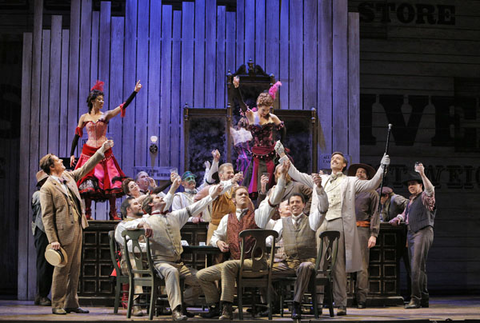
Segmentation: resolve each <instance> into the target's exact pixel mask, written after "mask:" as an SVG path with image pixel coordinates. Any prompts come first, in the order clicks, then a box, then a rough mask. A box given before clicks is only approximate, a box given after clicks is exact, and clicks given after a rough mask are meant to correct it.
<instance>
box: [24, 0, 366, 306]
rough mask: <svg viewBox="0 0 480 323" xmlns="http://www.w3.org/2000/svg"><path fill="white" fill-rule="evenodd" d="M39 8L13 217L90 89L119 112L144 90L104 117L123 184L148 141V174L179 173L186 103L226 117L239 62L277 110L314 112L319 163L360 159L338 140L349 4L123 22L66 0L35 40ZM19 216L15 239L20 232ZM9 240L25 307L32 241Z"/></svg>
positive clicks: (134, 6)
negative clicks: (276, 94)
mask: <svg viewBox="0 0 480 323" xmlns="http://www.w3.org/2000/svg"><path fill="white" fill-rule="evenodd" d="M36 4H37V2H36ZM42 7H43V4H42V2H41V1H38V5H36V7H35V10H36V12H35V28H34V31H33V33H27V34H25V44H24V75H23V93H22V133H21V142H22V145H21V147H22V148H21V159H20V160H21V165H20V167H21V169H22V170H24V171H22V172H21V174H22V175H21V176H22V182H23V183H28V184H27V185H23V186H22V187H21V188H20V189H21V192H20V197H19V199H20V212H21V214H30V211H29V207H28V205H29V199H30V196H31V195H32V193H33V190H34V186H35V176H34V175H35V173H36V172H37V171H38V162H39V158H40V157H41V156H43V155H45V154H46V153H48V152H51V153H54V154H57V155H59V156H61V157H67V156H68V155H69V153H70V145H71V142H72V139H73V136H74V130H75V127H76V126H77V123H78V118H79V116H80V115H82V114H83V113H86V112H88V109H87V105H86V102H85V101H86V98H87V95H88V91H89V89H90V87H91V86H92V85H93V84H94V83H95V80H97V79H100V80H102V81H104V82H105V109H113V108H115V107H116V106H117V105H119V104H120V103H122V102H123V101H124V100H125V99H126V98H127V97H128V96H129V95H130V94H131V92H132V90H133V88H134V85H135V82H136V81H137V80H141V82H142V84H143V89H142V90H141V91H140V93H139V94H138V95H137V96H136V99H135V100H134V101H133V103H132V104H131V105H130V106H129V107H128V108H127V111H126V117H125V118H123V119H122V118H120V117H117V118H114V119H112V121H111V122H110V124H109V129H108V133H107V135H108V136H109V137H110V138H113V139H114V141H115V147H114V148H113V151H114V154H115V156H116V157H117V159H118V161H119V163H120V165H121V167H122V169H123V170H124V172H125V173H126V174H127V175H129V176H134V175H135V174H134V167H135V166H148V165H150V155H149V152H148V147H149V144H150V139H149V138H150V136H152V135H156V136H158V137H159V143H160V154H158V156H157V158H156V160H155V164H156V166H172V167H177V168H178V169H179V170H180V171H183V164H182V163H183V160H184V158H183V154H184V151H182V148H181V147H183V145H182V144H179V143H181V142H182V140H183V130H182V129H183V127H182V123H183V118H182V109H183V107H184V105H185V104H188V105H189V106H190V107H194V108H199V109H202V108H225V107H226V106H225V105H226V102H227V98H226V83H225V81H226V78H225V75H226V73H227V72H228V71H231V72H234V71H235V70H236V69H237V68H238V67H239V66H240V65H242V64H245V63H246V62H247V61H248V60H249V59H252V60H253V61H254V62H255V63H256V64H259V65H261V66H262V68H264V69H265V71H266V72H267V73H273V74H274V75H275V77H276V78H277V79H278V80H280V81H282V83H283V87H282V88H281V89H280V99H279V103H276V104H277V105H278V108H281V109H308V110H310V109H311V108H315V109H318V114H319V117H320V126H321V131H320V133H321V136H322V138H323V140H324V143H323V144H322V145H321V147H320V148H321V149H320V150H319V153H320V154H325V155H329V154H330V153H331V152H332V149H337V150H338V149H342V150H343V151H344V152H345V153H346V154H349V155H350V158H351V159H352V160H357V159H358V157H359V151H358V145H357V144H353V145H352V144H351V143H350V144H349V142H348V138H349V136H350V137H351V136H352V134H349V132H348V128H349V126H352V127H353V128H352V129H358V123H359V115H358V106H357V101H356V97H355V95H356V94H355V93H357V92H358V89H356V88H352V89H350V90H349V83H350V82H352V84H353V85H352V86H354V87H358V82H356V81H355V80H356V79H357V78H358V75H351V72H350V70H349V69H352V70H353V71H355V73H358V70H359V69H358V65H357V64H355V63H352V62H354V60H358V50H359V49H358V43H359V42H358V39H356V37H357V36H358V14H353V16H351V17H350V18H349V15H348V10H347V9H348V8H347V0H341V1H333V0H318V1H312V0H284V1H280V2H278V1H274V0H238V1H237V8H236V10H235V12H229V11H227V9H226V7H225V6H222V5H217V3H216V0H196V1H193V2H192V1H185V2H183V3H182V6H181V10H175V9H173V8H172V6H170V5H165V4H162V2H161V1H158V0H126V4H125V17H112V14H111V4H110V2H107V1H104V2H101V5H100V11H92V0H72V1H71V14H70V28H69V29H67V30H62V27H61V26H62V17H61V16H54V17H52V27H51V29H48V30H42V27H41V26H42ZM37 11H38V12H37ZM352 37H353V38H352ZM350 57H351V58H352V59H353V60H352V61H350V64H349V59H350ZM350 111H354V113H353V114H352V113H351V112H350ZM347 115H350V116H351V117H350V118H345V116H347ZM357 138H358V136H357ZM85 139H86V134H85V135H84V138H83V141H82V140H81V141H80V145H79V147H78V148H77V149H76V151H75V154H76V156H77V157H78V155H79V153H80V151H81V145H82V144H83V142H84V141H85ZM211 148H212V147H205V149H211ZM291 148H292V149H293V150H295V149H300V147H291ZM95 210H96V212H95V218H96V219H99V220H102V219H106V218H107V212H108V206H106V204H105V203H97V205H96V206H95ZM30 216H31V215H30ZM28 218H30V217H24V218H23V220H21V221H20V224H19V225H20V228H21V230H27V229H28V228H29V221H28ZM19 240H20V241H19V259H20V260H19V273H18V281H19V290H18V296H19V299H27V298H30V299H31V298H32V297H33V296H34V293H35V281H34V275H33V272H34V267H35V266H34V262H33V259H34V257H33V256H32V250H33V248H32V246H33V242H32V238H31V237H30V236H29V235H28V236H27V235H21V237H20V238H19ZM24 256H28V259H29V261H28V263H25V262H24V259H25V258H26V257H24ZM27 272H28V275H27V274H26V273H27ZM25 277H31V279H27V280H25Z"/></svg>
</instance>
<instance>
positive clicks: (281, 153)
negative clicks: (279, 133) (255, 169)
mask: <svg viewBox="0 0 480 323" xmlns="http://www.w3.org/2000/svg"><path fill="white" fill-rule="evenodd" d="M275 151H276V153H277V155H278V156H280V157H283V156H285V147H283V144H282V143H281V142H280V140H278V141H277V143H276V144H275Z"/></svg>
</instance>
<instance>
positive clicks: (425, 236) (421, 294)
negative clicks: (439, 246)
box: [408, 227, 433, 302]
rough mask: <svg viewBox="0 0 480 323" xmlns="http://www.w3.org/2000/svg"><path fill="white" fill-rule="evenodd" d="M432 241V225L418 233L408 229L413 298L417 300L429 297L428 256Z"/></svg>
mask: <svg viewBox="0 0 480 323" xmlns="http://www.w3.org/2000/svg"><path fill="white" fill-rule="evenodd" d="M432 243H433V228H432V227H426V228H423V229H421V230H420V231H418V232H416V233H413V232H411V231H408V247H409V256H410V266H411V270H412V273H411V276H412V294H411V299H412V300H413V301H415V302H420V301H421V299H422V298H423V299H425V298H427V299H428V289H427V258H428V252H429V250H430V247H431V245H432Z"/></svg>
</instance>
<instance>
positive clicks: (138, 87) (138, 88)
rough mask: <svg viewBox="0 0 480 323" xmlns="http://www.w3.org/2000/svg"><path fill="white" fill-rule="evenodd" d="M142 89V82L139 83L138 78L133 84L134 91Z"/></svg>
mask: <svg viewBox="0 0 480 323" xmlns="http://www.w3.org/2000/svg"><path fill="white" fill-rule="evenodd" d="M141 89H142V84H140V80H138V81H137V84H135V89H134V91H135V92H137V93H138V92H139V91H140V90H141Z"/></svg>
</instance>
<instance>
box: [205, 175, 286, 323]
mask: <svg viewBox="0 0 480 323" xmlns="http://www.w3.org/2000/svg"><path fill="white" fill-rule="evenodd" d="M232 171H233V170H232ZM285 174H286V170H284V171H283V175H282V176H281V178H280V179H279V182H278V184H277V187H276V189H275V191H274V192H273V193H272V196H270V197H269V198H267V199H265V200H264V201H263V202H262V203H261V205H260V207H259V208H258V209H257V210H255V209H254V206H253V203H252V201H251V200H250V197H249V194H248V188H247V187H245V186H238V187H237V188H235V190H234V192H233V199H232V201H233V203H234V205H235V211H234V212H230V213H228V214H226V215H225V216H223V217H222V219H221V221H220V223H219V225H218V227H217V229H216V230H215V231H214V233H213V236H212V238H211V239H210V245H212V246H216V247H218V248H220V250H221V251H222V252H227V251H230V259H231V260H228V261H225V262H223V263H220V264H217V265H214V266H210V267H208V268H204V269H202V270H200V271H199V272H198V273H197V278H198V280H199V282H200V285H201V286H202V289H203V292H204V293H205V299H206V302H207V305H209V306H210V308H209V312H208V313H207V314H205V315H203V317H204V318H214V317H217V316H219V315H220V314H221V316H220V319H221V320H231V319H232V318H233V314H232V303H233V297H234V295H235V282H236V278H237V275H238V270H239V269H240V258H241V254H240V250H241V249H240V239H239V238H238V235H239V234H240V232H241V231H243V230H247V229H258V228H261V229H264V228H265V227H266V225H267V222H268V220H269V219H270V217H271V216H272V214H273V212H274V211H275V208H276V206H277V205H278V204H279V203H280V199H281V196H282V195H283V190H284V189H285ZM253 243H254V240H253V239H252V240H247V245H246V246H245V248H246V250H249V249H250V248H251V247H252V246H253ZM244 265H245V266H251V265H252V261H251V260H250V259H247V260H245V263H244ZM264 266H265V268H266V267H267V261H266V259H264ZM220 279H221V280H222V288H221V289H222V290H221V294H219V292H218V289H217V287H216V285H215V282H216V281H218V280H220ZM220 301H221V302H222V312H221V313H220Z"/></svg>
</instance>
